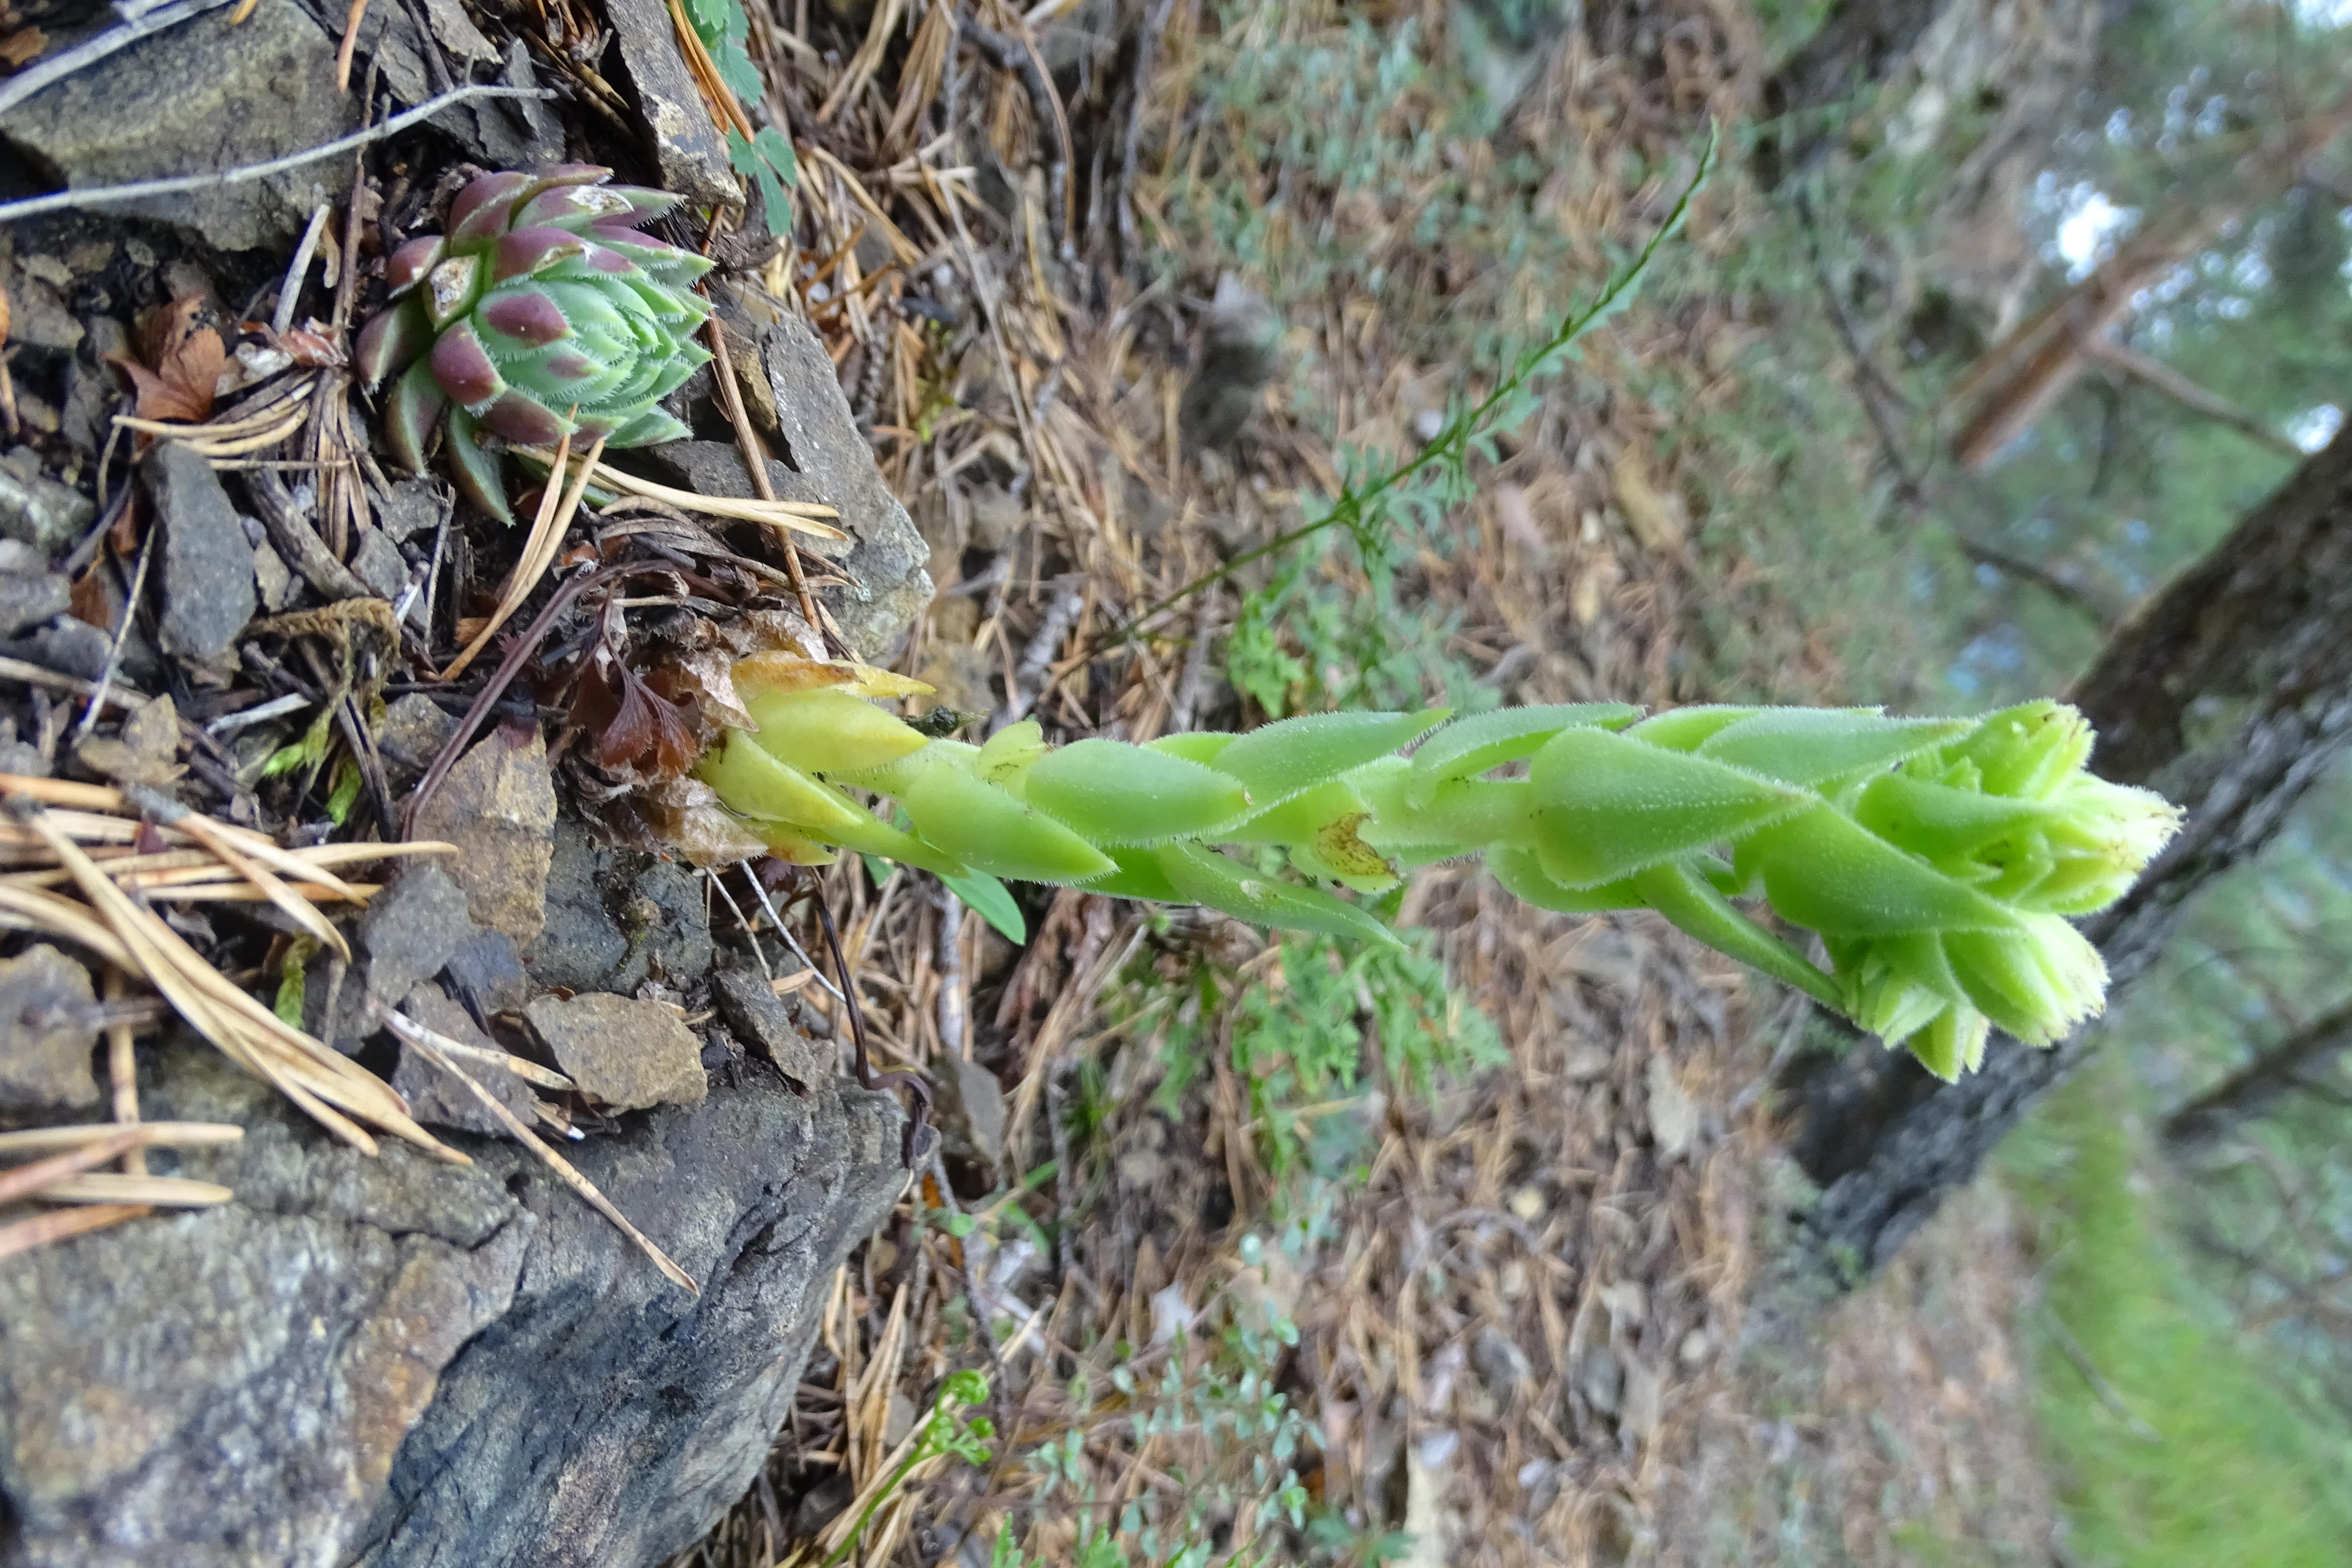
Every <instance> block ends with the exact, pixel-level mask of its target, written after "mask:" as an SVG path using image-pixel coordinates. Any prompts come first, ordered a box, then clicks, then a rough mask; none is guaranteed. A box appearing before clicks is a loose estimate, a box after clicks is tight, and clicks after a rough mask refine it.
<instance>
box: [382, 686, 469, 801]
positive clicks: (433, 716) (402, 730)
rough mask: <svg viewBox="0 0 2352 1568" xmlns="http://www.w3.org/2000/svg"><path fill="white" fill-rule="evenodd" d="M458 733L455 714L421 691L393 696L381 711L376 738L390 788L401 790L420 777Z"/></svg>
mask: <svg viewBox="0 0 2352 1568" xmlns="http://www.w3.org/2000/svg"><path fill="white" fill-rule="evenodd" d="M456 733H457V715H456V714H454V713H451V712H449V711H448V710H446V709H444V708H443V707H442V706H441V704H439V703H438V702H436V701H434V700H433V699H431V698H430V697H427V696H425V693H423V692H422V691H412V692H410V693H409V694H408V695H407V696H405V697H395V698H394V699H393V700H392V704H391V706H389V707H387V708H386V709H385V710H383V731H381V732H379V733H378V734H377V736H376V738H375V747H376V751H377V752H378V753H379V754H380V755H381V756H382V757H383V771H384V776H385V778H386V779H387V780H388V781H389V782H390V784H391V785H392V787H393V788H394V790H404V789H406V788H408V787H409V786H410V785H411V784H415V783H416V781H417V780H419V779H421V778H423V777H424V776H425V770H426V769H427V768H430V767H431V766H432V765H433V759H434V758H436V757H437V756H439V755H440V754H441V748H442V747H443V746H446V745H447V744H448V743H449V737H450V736H451V735H454V734H456Z"/></svg>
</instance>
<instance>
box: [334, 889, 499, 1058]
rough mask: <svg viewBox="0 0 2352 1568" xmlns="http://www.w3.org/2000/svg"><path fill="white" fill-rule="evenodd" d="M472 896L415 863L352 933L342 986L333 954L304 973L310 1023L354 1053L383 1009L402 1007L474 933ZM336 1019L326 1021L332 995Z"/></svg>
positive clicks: (373, 904) (372, 902) (378, 1023)
mask: <svg viewBox="0 0 2352 1568" xmlns="http://www.w3.org/2000/svg"><path fill="white" fill-rule="evenodd" d="M466 908H467V905H466V894H465V891H464V889H461V888H459V887H458V886H457V882H456V881H455V880H454V879H452V878H451V877H450V875H449V873H448V872H447V871H446V870H445V869H443V868H442V867H440V866H438V865H436V864H435V863H433V862H432V861H430V860H411V861H409V862H407V864H406V865H405V866H404V868H402V870H401V872H400V874H399V878H398V879H397V880H395V881H394V883H393V884H392V885H391V886H390V887H388V888H386V889H384V890H383V891H382V892H380V893H378V894H377V895H376V896H375V897H374V898H373V899H371V900H369V901H368V907H367V910H366V912H365V913H363V914H362V915H361V916H360V921H359V925H358V927H357V928H356V929H355V930H354V931H352V937H351V942H352V963H351V965H350V966H349V968H348V969H347V970H346V971H345V973H344V974H343V978H342V982H341V984H336V983H335V980H334V968H333V965H332V963H330V962H329V955H327V954H323V953H321V954H318V955H314V956H313V957H312V958H311V960H310V966H309V968H308V970H307V972H306V974H305V984H304V991H303V1021H304V1026H305V1027H307V1028H309V1029H310V1032H311V1033H312V1034H314V1035H317V1036H318V1037H320V1038H321V1039H324V1040H328V1041H330V1042H331V1043H332V1044H333V1045H335V1046H336V1047H339V1048H340V1049H341V1050H344V1051H356V1050H358V1049H359V1048H360V1047H361V1046H362V1045H363V1044H364V1043H365V1042H366V1041H367V1039H368V1038H369V1037H371V1036H373V1035H374V1034H375V1032H376V1031H377V1029H378V1028H380V1027H381V1026H382V1025H381V1021H380V1018H379V1016H378V1011H379V1009H382V1008H386V1007H392V1006H396V1005H399V1004H400V1002H401V1001H402V1000H403V999H404V997H406V996H407V995H408V994H409V993H410V992H411V991H412V990H414V989H415V988H416V986H417V985H418V984H419V983H421V982H423V981H426V980H429V979H431V978H432V977H433V976H434V975H436V974H437V973H440V972H441V968H442V966H443V965H444V964H446V963H448V962H449V955H450V954H451V953H452V952H455V951H456V950H457V945H458V944H459V943H460V942H464V941H465V940H466V939H467V937H469V936H471V935H472V934H473V933H474V931H475V926H474V923H473V921H471V920H469V919H467V913H466ZM330 993H332V994H333V995H334V998H335V1016H334V1020H333V1022H332V1024H331V1025H330V1023H329V1022H328V1019H327V997H328V994H330Z"/></svg>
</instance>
